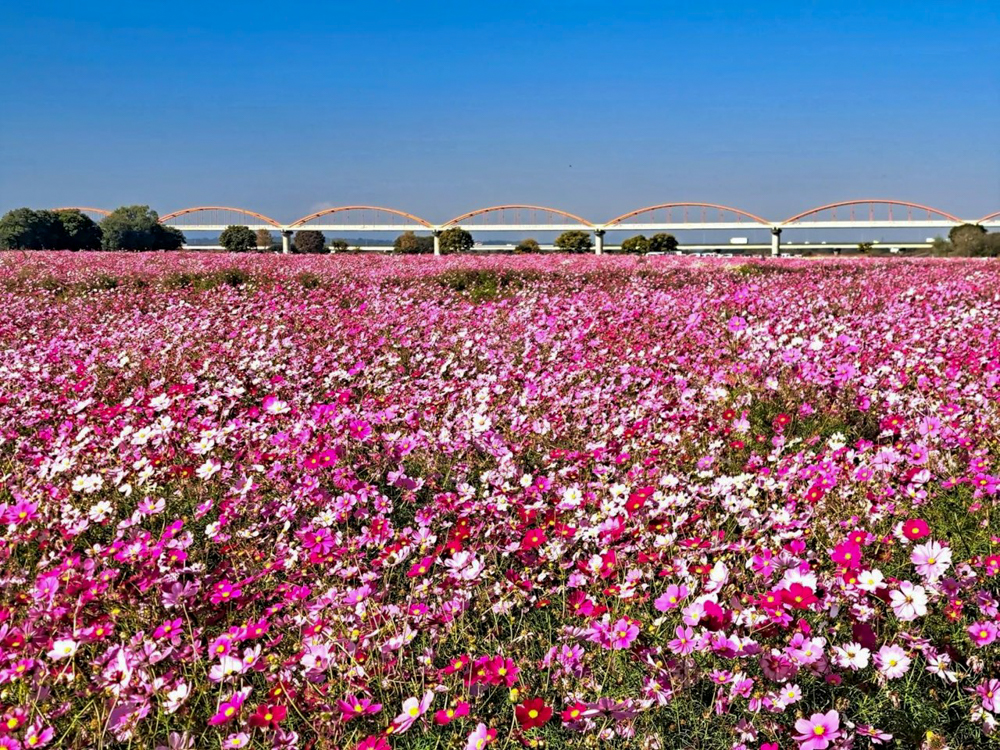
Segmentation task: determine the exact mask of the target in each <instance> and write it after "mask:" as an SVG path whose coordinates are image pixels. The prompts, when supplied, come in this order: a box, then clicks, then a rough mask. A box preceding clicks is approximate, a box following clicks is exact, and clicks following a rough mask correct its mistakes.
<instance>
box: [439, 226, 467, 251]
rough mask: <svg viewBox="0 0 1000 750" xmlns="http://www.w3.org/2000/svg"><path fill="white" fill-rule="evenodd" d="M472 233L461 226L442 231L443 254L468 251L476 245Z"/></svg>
mask: <svg viewBox="0 0 1000 750" xmlns="http://www.w3.org/2000/svg"><path fill="white" fill-rule="evenodd" d="M475 244H476V243H475V241H474V240H473V239H472V235H471V234H469V233H468V232H466V231H465V230H464V229H462V228H461V227H451V228H450V229H445V230H444V231H443V232H441V254H442V255H451V254H453V253H467V252H469V251H470V250H471V249H472V248H473V246H474V245H475ZM432 247H433V245H432Z"/></svg>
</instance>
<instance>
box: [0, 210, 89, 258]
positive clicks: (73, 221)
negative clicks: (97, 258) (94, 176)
mask: <svg viewBox="0 0 1000 750" xmlns="http://www.w3.org/2000/svg"><path fill="white" fill-rule="evenodd" d="M100 246H101V230H100V228H99V227H98V226H97V224H95V223H94V221H93V220H92V219H91V218H90V217H89V216H87V215H85V214H83V213H81V212H80V211H77V210H70V211H35V210H33V209H30V208H16V209H14V210H13V211H8V212H7V213H6V214H4V216H3V218H0V247H3V248H9V249H13V250H95V249H97V248H99V247H100Z"/></svg>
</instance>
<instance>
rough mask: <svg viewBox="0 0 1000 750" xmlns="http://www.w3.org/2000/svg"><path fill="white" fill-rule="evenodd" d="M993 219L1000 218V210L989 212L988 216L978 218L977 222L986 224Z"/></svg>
mask: <svg viewBox="0 0 1000 750" xmlns="http://www.w3.org/2000/svg"><path fill="white" fill-rule="evenodd" d="M993 219H1000V211H996V212H994V213H991V214H987V215H986V216H984V217H983V218H981V219H976V223H977V224H984V223H986V222H987V221H993Z"/></svg>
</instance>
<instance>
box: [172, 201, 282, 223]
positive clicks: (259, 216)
mask: <svg viewBox="0 0 1000 750" xmlns="http://www.w3.org/2000/svg"><path fill="white" fill-rule="evenodd" d="M198 211H235V212H236V213H238V214H243V215H244V216H252V217H254V218H255V219H260V220H261V221H263V222H264V223H266V224H270V225H271V226H272V227H281V224H279V223H278V222H277V221H275V220H274V219H272V218H271V217H270V216H264V214H259V213H257V212H256V211H247V210H246V209H245V208H233V207H232V206H194V207H192V208H183V209H181V210H180V211H174V212H173V213H172V214H167V215H165V216H161V217H160V223H161V224H163V223H165V222H168V221H170V220H171V219H176V218H177V217H178V216H184V215H185V214H193V213H197V212H198Z"/></svg>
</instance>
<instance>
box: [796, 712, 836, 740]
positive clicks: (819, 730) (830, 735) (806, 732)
mask: <svg viewBox="0 0 1000 750" xmlns="http://www.w3.org/2000/svg"><path fill="white" fill-rule="evenodd" d="M795 731H797V732H798V735H796V737H795V739H796V741H797V742H798V743H799V750H826V748H828V747H829V746H830V743H831V742H833V741H834V740H835V739H837V738H838V737H840V714H839V713H837V712H836V711H827V712H826V713H825V714H813V715H812V716H810V717H809V718H808V719H799V720H798V721H796V722H795Z"/></svg>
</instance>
